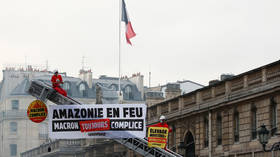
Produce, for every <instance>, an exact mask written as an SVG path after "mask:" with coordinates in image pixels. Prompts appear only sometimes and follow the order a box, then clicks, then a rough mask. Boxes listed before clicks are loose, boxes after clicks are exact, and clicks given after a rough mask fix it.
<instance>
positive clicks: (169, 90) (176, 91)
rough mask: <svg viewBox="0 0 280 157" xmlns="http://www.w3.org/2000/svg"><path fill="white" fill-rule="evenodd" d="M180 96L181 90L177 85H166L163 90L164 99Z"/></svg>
mask: <svg viewBox="0 0 280 157" xmlns="http://www.w3.org/2000/svg"><path fill="white" fill-rule="evenodd" d="M179 95H181V89H180V84H179V83H168V84H167V85H166V89H165V98H166V99H171V98H174V97H176V96H179Z"/></svg>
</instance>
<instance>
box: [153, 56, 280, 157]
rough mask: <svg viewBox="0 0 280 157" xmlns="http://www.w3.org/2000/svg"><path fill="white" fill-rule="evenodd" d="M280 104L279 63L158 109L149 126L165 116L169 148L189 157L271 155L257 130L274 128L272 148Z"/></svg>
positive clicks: (278, 124)
mask: <svg viewBox="0 0 280 157" xmlns="http://www.w3.org/2000/svg"><path fill="white" fill-rule="evenodd" d="M279 105H280V61H277V62H274V63H271V64H268V65H265V66H263V67H260V68H257V69H254V70H251V71H248V72H245V73H243V74H240V75H237V76H232V77H230V78H227V79H225V80H223V81H218V82H216V83H214V84H211V85H209V86H207V87H204V88H201V89H198V90H195V91H193V92H190V93H187V94H183V95H180V96H178V97H175V98H173V99H170V100H167V101H164V102H161V103H158V104H155V105H152V106H150V107H149V108H148V123H149V124H153V123H156V122H157V121H158V118H159V116H160V115H165V116H166V117H167V119H168V124H169V126H170V127H171V128H172V129H173V132H171V133H170V135H169V142H168V146H169V148H170V149H172V150H174V151H177V152H180V153H181V154H183V155H185V156H187V157H195V156H199V157H206V156H208V157H212V156H213V157H221V156H228V157H255V156H259V157H260V156H271V155H272V154H271V152H266V153H264V152H263V150H262V145H261V144H260V143H259V140H258V135H257V131H258V129H259V128H260V126H261V125H262V124H265V125H266V127H267V128H268V129H269V130H270V140H269V143H268V147H269V148H270V147H271V146H272V144H273V143H275V142H279V141H280V138H279V135H277V134H278V133H279V131H280V130H279V126H280V106H279ZM274 153H278V152H274ZM278 155H280V154H279V153H278Z"/></svg>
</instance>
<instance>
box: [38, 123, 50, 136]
mask: <svg viewBox="0 0 280 157" xmlns="http://www.w3.org/2000/svg"><path fill="white" fill-rule="evenodd" d="M39 127H40V128H39V138H40V139H47V138H48V125H47V124H46V123H40V124H39Z"/></svg>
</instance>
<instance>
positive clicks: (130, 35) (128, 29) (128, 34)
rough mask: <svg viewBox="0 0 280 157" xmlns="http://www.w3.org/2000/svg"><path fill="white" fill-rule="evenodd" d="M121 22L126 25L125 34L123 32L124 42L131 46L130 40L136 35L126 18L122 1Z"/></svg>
mask: <svg viewBox="0 0 280 157" xmlns="http://www.w3.org/2000/svg"><path fill="white" fill-rule="evenodd" d="M122 21H123V22H125V25H126V32H125V36H126V42H127V43H129V44H130V45H131V42H130V39H131V38H133V37H135V36H136V34H135V32H134V30H133V28H132V25H131V22H130V19H129V17H128V14H127V11H126V6H125V2H124V0H122Z"/></svg>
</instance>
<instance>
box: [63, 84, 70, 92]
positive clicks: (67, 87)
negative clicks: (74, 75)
mask: <svg viewBox="0 0 280 157" xmlns="http://www.w3.org/2000/svg"><path fill="white" fill-rule="evenodd" d="M63 88H64V89H65V90H70V83H69V82H65V83H64V84H63Z"/></svg>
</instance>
